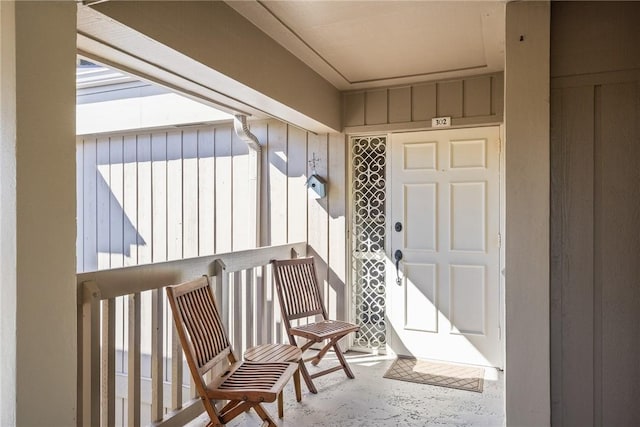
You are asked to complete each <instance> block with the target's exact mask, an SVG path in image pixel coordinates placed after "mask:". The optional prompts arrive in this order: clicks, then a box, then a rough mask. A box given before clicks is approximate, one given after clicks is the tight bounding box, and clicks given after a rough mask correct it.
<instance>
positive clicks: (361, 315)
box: [351, 136, 387, 349]
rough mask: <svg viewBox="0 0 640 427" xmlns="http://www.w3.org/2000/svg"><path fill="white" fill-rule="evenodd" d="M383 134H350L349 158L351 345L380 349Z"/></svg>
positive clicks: (382, 327)
mask: <svg viewBox="0 0 640 427" xmlns="http://www.w3.org/2000/svg"><path fill="white" fill-rule="evenodd" d="M386 154H387V138H386V137H379V136H376V137H354V138H352V139H351V158H352V165H353V166H352V171H351V172H352V173H351V176H352V183H351V188H352V192H353V193H352V201H353V208H352V216H351V222H352V224H351V232H352V236H351V242H352V248H351V250H352V253H351V259H352V265H351V272H352V283H353V284H354V286H353V292H354V295H353V297H354V301H355V306H356V322H357V323H358V324H359V325H360V331H359V332H358V333H357V335H356V341H355V345H356V346H358V347H364V348H370V349H379V348H381V349H384V347H385V345H386V324H385V253H384V248H385V234H386V233H385V232H386V215H385V212H386V176H385V173H386Z"/></svg>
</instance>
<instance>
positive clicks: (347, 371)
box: [333, 342, 355, 379]
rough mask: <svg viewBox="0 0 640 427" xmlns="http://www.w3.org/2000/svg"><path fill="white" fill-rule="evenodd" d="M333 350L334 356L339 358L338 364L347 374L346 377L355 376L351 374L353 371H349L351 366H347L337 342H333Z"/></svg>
mask: <svg viewBox="0 0 640 427" xmlns="http://www.w3.org/2000/svg"><path fill="white" fill-rule="evenodd" d="M333 350H334V351H335V352H336V356H338V360H340V364H341V365H342V369H344V372H345V374H347V377H349V378H352V379H353V378H355V375H353V372H351V368H350V367H349V364H348V363H347V360H346V359H345V358H344V355H343V354H342V351H340V347H338V343H337V342H336V343H334V344H333Z"/></svg>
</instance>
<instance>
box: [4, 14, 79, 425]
mask: <svg viewBox="0 0 640 427" xmlns="http://www.w3.org/2000/svg"><path fill="white" fill-rule="evenodd" d="M0 19H1V24H2V25H1V27H0V28H1V31H0V34H1V36H0V37H1V43H2V52H1V53H2V57H1V59H2V62H1V65H0V73H1V74H0V82H1V85H2V86H1V88H2V92H1V94H0V109H1V115H2V133H1V138H2V140H1V151H0V156H1V157H0V164H1V171H2V172H1V175H0V184H1V188H2V190H1V191H2V206H1V209H2V210H1V214H0V232H1V233H2V244H1V246H0V248H1V249H0V251H1V252H0V267H1V268H2V282H1V289H0V293H1V294H2V299H1V300H0V306H1V309H2V315H1V316H0V318H1V319H2V320H1V322H2V323H0V325H1V326H0V338H1V339H2V341H1V342H2V346H1V348H2V350H1V352H0V356H1V357H2V362H1V363H2V364H1V371H0V372H1V373H0V378H1V379H2V384H1V387H0V390H1V391H0V393H1V395H0V408H1V410H0V424H2V425H3V426H5V425H7V426H10V425H20V426H43V425H47V426H70V425H74V424H75V416H76V287H75V257H74V247H75V238H74V237H75V200H76V199H75V185H74V179H75V144H74V129H75V121H74V116H75V114H74V104H75V99H74V98H75V96H74V95H75V82H74V77H75V73H74V69H75V55H76V53H75V37H76V36H75V19H76V5H75V3H73V2H16V3H15V4H14V3H13V2H1V3H0ZM14 58H15V60H14ZM43 135H46V137H43Z"/></svg>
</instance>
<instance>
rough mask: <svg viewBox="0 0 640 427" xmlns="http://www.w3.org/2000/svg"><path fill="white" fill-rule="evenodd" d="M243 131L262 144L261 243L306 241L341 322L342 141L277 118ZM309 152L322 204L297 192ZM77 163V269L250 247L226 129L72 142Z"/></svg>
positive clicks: (234, 151)
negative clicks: (323, 187) (323, 183)
mask: <svg viewBox="0 0 640 427" xmlns="http://www.w3.org/2000/svg"><path fill="white" fill-rule="evenodd" d="M251 131H252V133H254V134H255V135H256V136H257V137H258V140H259V141H260V144H261V145H262V147H263V152H262V206H261V216H262V218H261V227H260V234H261V236H260V241H261V245H262V246H269V245H278V244H283V243H292V242H299V241H308V243H309V245H310V249H311V251H312V253H314V254H315V255H316V256H317V262H318V271H319V275H320V279H321V281H324V282H325V285H326V286H327V287H326V298H327V304H328V306H329V307H330V311H331V312H332V314H334V315H337V316H343V315H344V310H345V306H344V301H342V295H343V294H344V292H345V289H344V284H345V282H344V281H345V277H346V272H345V267H346V264H345V259H344V254H345V236H346V233H345V220H344V219H345V211H346V209H345V194H346V193H345V191H346V188H345V147H344V143H345V142H344V141H345V139H344V136H343V135H341V134H332V135H327V134H323V135H316V134H310V133H307V132H305V131H303V130H300V129H298V128H296V127H293V126H289V125H287V124H285V123H282V122H280V121H277V120H268V121H259V122H252V123H251ZM314 154H315V157H316V159H319V161H318V163H317V164H316V172H317V173H318V174H320V175H321V176H322V177H323V178H325V179H327V181H328V185H329V187H328V193H327V196H326V197H325V198H323V199H312V198H309V197H308V195H307V188H306V186H305V183H306V180H307V177H308V176H309V175H310V174H311V173H312V167H311V165H310V163H309V160H310V159H311V158H312V157H313V156H314ZM77 161H78V180H77V181H78V182H77V185H78V209H77V213H78V241H77V257H78V272H84V271H92V270H101V269H109V268H117V267H122V266H128V265H136V264H145V263H150V262H161V261H167V260H173V259H180V258H189V257H195V256H203V255H211V254H214V253H224V252H230V251H236V250H243V249H248V248H251V247H253V244H254V242H255V236H250V235H249V233H250V232H249V230H250V227H249V226H248V223H249V221H250V220H251V215H250V213H249V209H248V208H249V206H250V203H249V197H250V191H249V189H250V185H251V183H250V181H249V155H248V149H247V146H246V144H245V143H244V142H243V141H242V140H240V139H239V138H238V137H237V136H236V135H235V133H234V132H233V128H232V125H231V124H223V125H216V126H213V125H212V126H202V127H189V128H184V129H177V128H170V129H167V130H153V131H145V132H139V133H126V134H108V135H106V134H101V135H88V136H81V137H78V151H77ZM329 260H331V261H329ZM328 278H331V286H329V285H328V284H327V283H326V282H327V279H328Z"/></svg>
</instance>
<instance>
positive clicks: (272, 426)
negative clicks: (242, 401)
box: [253, 403, 278, 427]
mask: <svg viewBox="0 0 640 427" xmlns="http://www.w3.org/2000/svg"><path fill="white" fill-rule="evenodd" d="M253 409H255V411H256V413H257V414H258V416H259V417H260V419H261V420H262V421H263V425H265V424H266V425H267V426H269V427H278V425H277V424H276V422H275V421H274V420H273V418H271V416H270V415H269V414H268V413H267V411H265V409H264V408H263V407H262V405H261V404H259V403H258V404H256V405H255V406H254V407H253Z"/></svg>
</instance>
